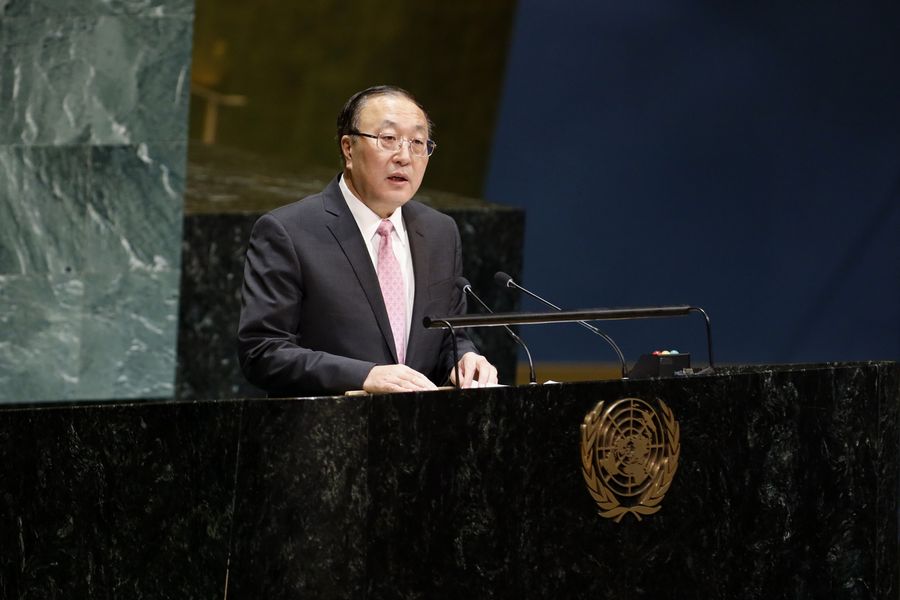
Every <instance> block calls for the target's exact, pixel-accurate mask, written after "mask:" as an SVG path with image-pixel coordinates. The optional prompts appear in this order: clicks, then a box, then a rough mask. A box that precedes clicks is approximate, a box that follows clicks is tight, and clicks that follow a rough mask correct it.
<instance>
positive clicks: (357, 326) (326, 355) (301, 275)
mask: <svg viewBox="0 0 900 600" xmlns="http://www.w3.org/2000/svg"><path fill="white" fill-rule="evenodd" d="M431 129H432V126H431V123H430V121H429V119H428V116H427V115H426V113H425V111H424V109H423V108H422V106H421V105H419V104H418V102H416V100H415V99H414V98H413V97H412V96H411V95H410V94H409V93H408V92H406V91H404V90H401V89H399V88H395V87H390V86H379V87H375V88H369V89H367V90H363V91H362V92H359V93H357V94H355V95H354V96H353V97H351V98H350V100H348V101H347V104H346V105H345V106H344V108H343V110H342V111H341V114H340V116H339V117H338V142H339V145H340V151H341V156H342V158H343V161H344V170H343V173H342V174H341V175H338V176H337V177H336V178H335V179H334V180H332V181H331V183H329V184H328V186H327V187H326V188H325V189H324V190H323V191H322V192H321V193H319V194H315V195H313V196H310V197H308V198H305V199H303V200H301V201H299V202H295V203H293V204H290V205H287V206H283V207H281V208H279V209H276V210H274V211H272V212H270V213H268V214H266V215H264V216H263V217H261V218H260V219H259V221H257V223H256V225H255V226H254V227H253V233H252V234H251V238H250V244H249V247H248V249H247V257H246V263H245V269H244V286H243V289H242V296H241V297H242V310H241V321H240V327H239V331H238V346H239V354H240V361H241V368H242V369H243V371H244V374H245V375H246V376H247V378H248V379H249V380H250V381H251V382H252V383H253V384H255V385H257V386H259V387H261V388H263V389H264V390H266V391H267V392H268V393H269V394H270V395H284V396H297V395H314V394H333V393H342V392H344V391H347V390H353V389H364V390H366V391H368V392H373V393H376V392H395V391H418V390H428V389H434V388H435V387H436V385H440V384H442V383H444V382H445V381H447V379H448V377H449V378H451V380H452V379H453V378H454V376H455V375H454V373H453V372H452V367H453V351H452V345H451V340H450V337H449V334H448V333H447V332H445V331H443V330H434V329H425V328H424V326H423V325H422V318H423V317H424V316H426V315H430V316H445V315H458V314H463V313H464V312H465V306H466V301H465V295H464V294H462V292H461V291H460V290H459V289H457V286H456V280H457V278H458V277H459V276H460V275H461V272H462V263H461V251H460V239H459V232H458V230H457V228H456V224H455V223H454V222H453V220H452V219H450V217H448V216H446V215H443V214H441V213H439V212H437V211H435V210H433V209H431V208H429V207H427V206H424V205H423V204H420V203H419V202H416V201H414V200H411V199H412V197H413V195H414V194H415V193H416V191H417V190H418V189H419V185H420V184H421V183H422V178H423V176H424V174H425V169H426V167H427V166H428V160H429V157H430V155H431V153H432V152H433V150H434V147H435V144H434V142H433V141H432V140H431V139H430V133H431ZM457 346H458V355H459V356H460V357H461V358H460V360H459V365H458V366H459V378H460V380H461V381H460V382H459V384H460V386H461V387H470V386H472V385H490V384H494V383H496V382H497V370H496V369H495V368H494V367H493V366H492V365H491V364H490V363H489V362H488V361H487V359H485V358H484V357H483V356H481V355H479V354H478V353H477V352H476V350H475V347H474V345H473V344H472V342H471V341H470V340H469V339H468V338H466V337H465V336H463V335H458V336H457Z"/></svg>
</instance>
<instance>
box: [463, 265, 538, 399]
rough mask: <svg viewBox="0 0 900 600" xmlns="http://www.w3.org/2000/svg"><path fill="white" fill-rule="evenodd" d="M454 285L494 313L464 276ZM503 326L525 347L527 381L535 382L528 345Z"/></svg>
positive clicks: (514, 339) (507, 327)
mask: <svg viewBox="0 0 900 600" xmlns="http://www.w3.org/2000/svg"><path fill="white" fill-rule="evenodd" d="M456 287H458V288H460V289H461V290H462V291H463V292H464V293H466V294H468V295H470V296H472V298H474V299H475V300H476V301H478V304H480V305H481V306H482V308H484V310H486V311H488V312H489V313H491V314H493V313H494V311H492V310H491V309H490V307H489V306H488V305H487V304H485V303H484V301H483V300H482V299H481V298H479V297H478V294H476V293H475V292H474V290H472V284H471V283H469V280H468V279H466V278H465V277H458V278H457V279H456ZM503 328H504V329H505V330H506V332H507V333H509V335H510V337H511V338H512V339H513V341H514V342H516V343H517V344H519V345H520V346H522V348H524V349H525V356H527V357H528V378H529V383H531V384H532V385H534V384H536V383H537V378H536V377H535V376H534V363H533V362H532V361H531V352H529V351H528V346H526V345H525V342H523V341H522V338H520V337H519V336H518V335H516V332H514V331H513V330H512V329H510V328H509V326H508V325H504V326H503Z"/></svg>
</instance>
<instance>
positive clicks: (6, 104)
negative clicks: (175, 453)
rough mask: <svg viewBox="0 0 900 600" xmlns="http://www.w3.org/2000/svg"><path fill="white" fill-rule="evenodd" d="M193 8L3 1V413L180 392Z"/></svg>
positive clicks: (164, 1)
mask: <svg viewBox="0 0 900 600" xmlns="http://www.w3.org/2000/svg"><path fill="white" fill-rule="evenodd" d="M192 19H193V2H192V1H191V0H0V114H2V115H3V118H2V119H0V297H4V298H7V299H9V302H5V303H4V306H0V318H2V319H4V322H5V323H8V324H9V326H8V327H4V331H2V332H0V355H2V356H3V357H4V358H5V359H7V360H4V364H2V365H0V382H2V383H3V384H4V385H2V386H0V402H9V401H15V400H17V399H21V398H22V397H26V398H32V399H36V400H37V401H41V400H54V399H88V398H97V399H101V398H123V397H135V398H136V397H159V396H171V395H172V394H173V389H174V366H175V340H176V328H175V322H176V320H177V310H178V306H177V304H178V281H179V268H180V267H179V265H180V243H179V242H180V237H181V214H182V204H183V198H182V196H183V190H184V161H185V143H186V116H187V106H188V99H189V88H190V77H189V70H190V50H191V48H190V46H191V28H192Z"/></svg>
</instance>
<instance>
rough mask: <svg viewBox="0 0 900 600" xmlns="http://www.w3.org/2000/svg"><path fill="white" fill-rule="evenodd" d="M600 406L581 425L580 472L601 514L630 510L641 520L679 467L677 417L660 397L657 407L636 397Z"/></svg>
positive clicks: (619, 516)
mask: <svg viewBox="0 0 900 600" xmlns="http://www.w3.org/2000/svg"><path fill="white" fill-rule="evenodd" d="M604 406H605V402H603V401H601V402H599V403H598V404H597V406H595V407H594V409H593V410H592V411H591V412H589V413H588V414H587V415H585V417H584V422H583V423H582V425H581V473H582V475H583V476H584V481H585V484H586V485H587V488H588V491H589V492H590V494H591V497H592V498H593V499H594V501H595V502H596V503H597V506H599V507H600V511H599V512H600V515H601V516H603V517H606V518H608V519H613V520H615V521H616V522H617V523H618V522H620V521H621V520H622V517H623V516H624V515H626V514H628V513H631V514H633V515H634V516H635V518H636V519H637V520H638V521H640V520H641V516H642V515H652V514H654V513H656V512H658V511H659V509H660V508H662V506H660V502H662V499H663V498H664V497H665V495H666V492H667V491H668V490H669V486H671V485H672V480H673V479H674V477H675V472H676V471H677V470H678V457H679V455H680V453H681V443H680V441H679V440H680V431H679V426H678V422H677V421H676V420H675V416H674V415H673V414H672V410H671V409H670V408H669V407H668V406H666V403H665V402H663V401H662V400H659V408H660V410H659V411H657V410H655V409H654V408H653V407H652V406H651V405H650V404H648V403H647V402H645V401H643V400H641V399H639V398H623V399H621V400H617V401H615V402H613V403H612V404H610V405H609V406H608V407H606V408H605V409H604ZM634 498H636V499H637V501H636V502H634V501H633V499H634Z"/></svg>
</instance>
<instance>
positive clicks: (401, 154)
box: [394, 139, 412, 163]
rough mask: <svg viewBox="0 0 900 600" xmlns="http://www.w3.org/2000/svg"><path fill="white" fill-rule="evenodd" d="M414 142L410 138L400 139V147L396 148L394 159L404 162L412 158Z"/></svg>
mask: <svg viewBox="0 0 900 600" xmlns="http://www.w3.org/2000/svg"><path fill="white" fill-rule="evenodd" d="M411 149H412V142H411V141H409V140H404V139H401V140H400V147H399V148H397V149H396V150H394V160H397V161H402V162H404V163H406V162H409V161H410V160H412V150H411Z"/></svg>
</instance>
